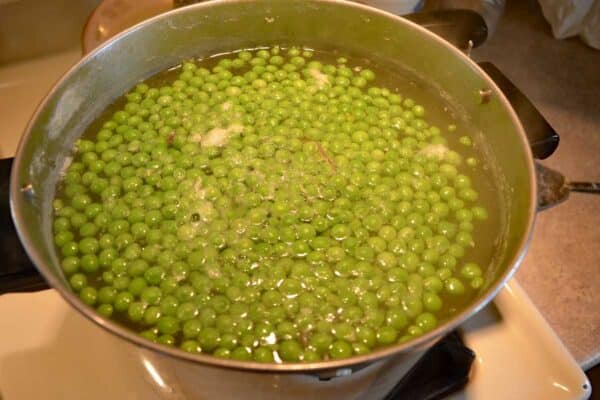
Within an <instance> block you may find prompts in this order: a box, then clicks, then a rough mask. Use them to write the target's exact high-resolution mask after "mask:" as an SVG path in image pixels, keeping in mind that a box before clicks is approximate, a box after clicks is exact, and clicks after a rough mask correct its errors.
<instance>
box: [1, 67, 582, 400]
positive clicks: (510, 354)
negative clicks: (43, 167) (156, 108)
mask: <svg viewBox="0 0 600 400" xmlns="http://www.w3.org/2000/svg"><path fill="white" fill-rule="evenodd" d="M66 60H68V61H69V62H74V60H75V59H74V58H73V57H69V58H67V59H66ZM481 66H482V68H484V69H485V70H486V72H487V73H488V74H489V75H490V76H492V78H494V80H496V82H497V83H498V85H499V86H500V87H501V89H502V90H503V91H504V92H505V94H507V97H508V98H509V100H511V102H512V103H513V106H514V107H515V109H516V111H517V114H518V115H519V117H520V118H521V119H522V121H523V122H524V124H525V125H526V128H527V127H529V128H531V129H529V130H528V135H529V136H530V142H531V145H532V150H533V152H534V154H535V155H536V156H537V157H538V158H545V157H547V156H548V155H550V154H551V153H552V152H553V151H554V149H555V148H556V146H557V145H558V136H557V135H556V133H555V132H554V131H553V130H552V129H551V127H550V126H549V125H548V124H547V123H546V122H545V120H543V117H541V115H539V113H537V110H535V108H534V107H533V105H532V104H531V103H530V102H528V101H527V100H526V98H525V97H524V96H523V94H522V93H521V92H519V91H518V89H516V88H515V87H514V86H513V85H512V84H511V83H510V81H508V80H506V79H505V78H504V77H503V75H502V73H500V72H499V71H498V70H497V69H495V68H494V67H493V65H491V64H489V63H487V64H482V65H481ZM56 77H58V74H57V76H56ZM1 78H2V71H1V70H0V82H1V81H2V79H1ZM50 79H51V80H50V81H52V80H53V79H52V78H50ZM34 106H35V103H33V104H32V105H31V111H30V112H32V111H33V108H34ZM3 136H4V135H0V145H4V146H2V147H7V146H6V143H5V142H6V140H5V139H6V138H4V137H3ZM8 142H9V144H8V147H9V148H10V147H11V145H12V146H14V143H15V142H14V137H11V138H8ZM13 151H14V150H13ZM6 152H7V150H6V148H4V149H3V153H6ZM8 153H9V155H10V154H12V153H13V152H11V151H8ZM4 155H6V154H4ZM10 166H11V160H10V159H4V160H0V252H1V253H0V256H2V257H3V258H4V260H6V261H5V263H4V265H3V267H2V268H1V269H0V294H2V293H7V292H15V291H25V292H31V293H10V294H4V295H2V296H0V399H3V400H20V399H31V398H44V399H49V400H52V399H65V400H68V399H79V398H81V397H82V393H85V395H84V396H83V397H85V398H86V399H106V398H118V399H156V400H160V399H212V398H218V399H240V398H244V399H271V398H273V399H279V398H282V397H285V398H299V399H300V398H302V399H305V398H315V397H317V396H318V397H319V398H321V399H386V400H388V399H390V400H391V399H401V398H410V399H416V400H419V399H434V398H447V399H472V398H477V399H480V398H483V399H491V400H494V399H507V398H510V399H557V400H560V399H565V400H566V399H585V398H587V397H589V395H590V392H591V387H590V385H589V382H588V381H587V379H586V377H585V375H584V374H583V372H582V371H581V370H580V368H579V366H578V365H577V364H576V362H575V361H574V360H573V358H572V356H571V355H570V354H569V352H568V351H567V350H566V349H565V348H564V346H563V345H562V343H561V342H560V340H559V339H558V337H557V336H556V335H555V334H554V332H553V331H552V330H551V328H550V327H549V326H548V325H547V323H546V322H545V321H544V319H543V317H542V316H541V315H540V314H539V312H538V311H537V309H536V308H535V306H534V305H533V304H532V303H531V301H530V300H529V298H528V297H527V295H526V294H525V293H524V292H523V290H522V289H521V288H520V286H519V284H518V283H517V282H516V280H513V281H511V282H509V284H507V285H506V287H505V288H504V289H503V290H502V291H501V292H500V294H499V295H498V296H497V298H496V299H495V301H494V303H493V304H491V305H489V306H488V307H486V308H485V309H483V310H482V311H480V312H479V313H478V314H477V315H476V316H475V317H473V318H471V319H470V320H469V321H467V322H466V323H465V324H463V325H462V326H461V327H460V329H459V330H458V332H456V333H452V334H451V335H450V336H449V337H446V338H444V339H443V340H442V341H441V342H440V343H439V344H438V345H437V346H436V347H435V348H434V349H432V350H430V351H428V352H426V353H417V354H415V355H414V356H413V357H412V359H411V360H410V361H408V362H407V361H406V358H403V359H402V360H399V359H389V360H387V361H384V362H379V363H376V364H373V365H371V366H369V367H367V368H364V369H362V370H360V371H357V372H355V373H353V374H352V375H350V376H342V377H336V378H333V379H331V380H328V381H323V380H319V379H318V378H316V377H314V376H309V375H269V374H250V373H244V372H232V371H223V370H219V369H215V368H211V367H204V366H198V365H191V364H187V363H183V362H176V361H174V360H171V359H168V358H165V357H162V356H159V355H156V354H154V353H151V352H148V351H146V350H143V349H140V348H137V347H134V346H133V345H129V344H127V343H125V342H124V341H122V340H120V339H118V338H116V337H114V336H112V335H110V334H108V333H107V332H105V331H103V330H101V329H98V327H96V326H95V325H93V324H92V323H91V322H89V321H88V320H86V319H85V318H83V317H82V316H81V315H79V314H77V313H76V312H75V311H74V310H73V309H71V308H70V307H68V305H67V304H66V302H64V301H63V300H62V299H61V298H60V295H59V294H58V293H57V292H56V291H54V290H43V289H47V285H46V284H45V282H44V281H43V280H41V279H40V278H39V276H38V275H37V272H36V270H35V268H34V267H33V265H32V264H31V263H30V261H29V259H28V258H27V256H26V254H25V252H24V251H23V249H22V247H21V245H20V243H19V241H18V238H17V236H16V232H15V230H14V226H13V225H12V222H11V219H10V210H9V205H8V177H9V172H10ZM40 290H41V291H40ZM444 367H446V368H444ZM467 381H468V383H467ZM32 382H34V383H35V384H33V385H32V384H31V383H32ZM465 383H467V384H466V386H465ZM456 389H459V390H458V391H457V390H456ZM452 391H453V392H452ZM450 392H452V393H450ZM449 393H450V394H449Z"/></svg>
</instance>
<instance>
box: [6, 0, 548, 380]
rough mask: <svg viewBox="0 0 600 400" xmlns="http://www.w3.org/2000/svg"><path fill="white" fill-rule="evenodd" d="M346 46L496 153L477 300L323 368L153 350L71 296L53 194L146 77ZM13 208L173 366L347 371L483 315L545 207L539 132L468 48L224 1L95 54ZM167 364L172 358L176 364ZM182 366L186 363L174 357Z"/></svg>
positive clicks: (30, 244)
mask: <svg viewBox="0 0 600 400" xmlns="http://www.w3.org/2000/svg"><path fill="white" fill-rule="evenodd" d="M272 44H298V45H309V46H311V47H314V48H317V49H332V48H335V49H341V50H343V51H344V52H346V53H349V54H361V55H367V56H368V57H369V58H371V59H374V60H381V61H382V62H386V63H388V64H390V65H396V66H397V67H398V68H401V69H402V70H404V71H409V73H410V74H411V75H412V76H413V77H414V79H416V80H418V81H421V82H427V85H428V86H429V87H430V88H433V89H434V90H436V91H437V92H438V93H440V94H441V95H442V96H443V97H444V98H445V100H446V101H447V102H448V103H452V104H455V105H456V112H457V113H458V114H459V115H462V116H465V118H468V122H469V123H470V124H471V125H472V126H474V127H475V128H476V130H477V132H478V133H477V135H476V137H475V140H476V142H477V143H478V145H479V146H481V147H482V148H483V149H484V152H485V153H486V154H487V156H488V158H489V165H490V166H491V169H492V172H493V174H494V176H495V178H496V179H495V182H496V184H497V190H498V191H499V193H500V194H501V197H502V199H503V203H504V204H503V206H504V207H505V212H504V215H503V221H502V222H503V223H502V225H503V226H502V234H501V236H502V240H501V241H500V245H499V246H497V250H496V253H495V254H494V257H493V259H492V260H491V262H490V265H489V267H488V273H487V276H486V283H485V285H484V287H483V289H482V290H481V291H480V292H479V293H478V295H477V297H476V298H475V299H474V300H473V301H472V302H471V303H470V305H469V306H468V307H466V308H465V309H464V310H463V311H462V312H460V313H458V314H457V315H455V316H454V317H452V318H451V319H449V320H448V321H446V322H445V323H443V324H441V325H440V326H439V327H437V328H436V329H435V330H433V331H431V332H429V333H427V334H425V335H423V336H421V337H418V338H416V339H413V340H411V341H409V342H407V343H404V344H397V345H394V346H391V347H387V348H382V349H379V350H376V351H374V352H371V353H369V354H366V355H363V356H355V357H351V358H348V359H342V360H331V361H321V362H314V363H286V364H263V363H256V362H242V361H235V360H228V359H220V358H216V357H212V356H207V355H203V354H190V353H186V352H183V351H182V350H179V349H174V348H170V347H166V346H162V345H158V344H155V343H152V342H150V341H148V340H145V339H143V338H142V337H140V336H139V335H137V334H135V333H134V332H132V331H130V330H128V329H126V328H124V327H122V326H121V325H119V324H117V323H115V322H113V321H111V320H108V319H105V318H103V317H101V316H100V315H99V314H97V313H96V312H95V311H94V310H93V309H91V308H89V307H87V306H86V305H84V304H83V303H82V302H81V301H80V300H79V298H78V296H77V295H76V294H74V293H73V292H71V290H70V289H69V286H68V283H67V281H66V279H65V277H64V276H63V274H62V272H61V267H60V263H59V261H58V258H57V254H56V251H55V248H54V244H53V241H52V223H51V221H52V207H51V203H52V199H53V198H54V193H55V188H56V185H57V182H58V180H59V176H60V172H61V170H62V168H63V166H64V165H65V162H66V161H67V160H68V157H69V154H70V152H71V149H72V148H73V144H74V142H75V140H76V139H77V138H78V137H79V136H80V135H81V134H82V132H83V131H84V129H85V128H86V127H87V125H88V124H89V123H90V122H91V121H92V120H93V119H94V118H95V117H96V116H97V115H98V114H99V113H100V112H101V111H102V110H103V109H104V108H106V107H107V106H108V105H109V104H110V103H111V102H112V101H113V100H115V99H116V98H118V97H119V96H121V95H122V94H123V93H124V92H125V91H126V90H128V89H129V88H131V87H132V86H134V85H135V84H136V83H137V82H139V81H140V80H142V79H145V78H147V77H149V76H151V75H153V74H155V73H157V72H159V71H162V70H165V69H167V68H169V67H171V66H173V65H176V64H178V63H179V62H181V60H183V59H185V58H191V57H198V56H209V55H213V54H218V53H224V52H228V51H232V50H236V49H240V48H252V47H257V46H259V45H272ZM10 195H11V210H12V216H13V220H14V223H15V226H16V228H17V231H18V234H19V237H20V239H21V241H22V243H23V246H24V248H25V250H26V251H27V253H28V255H29V257H30V258H31V260H32V261H33V262H34V264H35V265H36V266H37V268H38V269H39V271H40V272H41V274H42V275H43V276H44V278H45V279H46V280H47V282H48V283H49V284H50V285H51V286H52V287H54V288H55V289H57V290H58V291H59V292H60V294H61V295H62V296H63V297H64V299H65V300H66V301H67V302H69V303H70V304H71V305H72V306H73V307H74V308H75V309H77V310H78V311H79V312H80V313H82V314H83V315H84V316H86V317H87V318H89V319H90V320H91V321H93V322H94V323H96V324H97V325H98V326H100V327H102V328H103V329H106V330H107V331H109V332H111V333H113V334H115V335H117V336H119V337H121V338H122V339H124V340H127V341H129V342H131V343H133V344H136V345H138V346H140V347H142V348H145V349H147V350H150V354H153V355H156V354H159V353H160V354H164V355H167V356H169V357H171V358H172V359H173V360H180V361H185V362H191V363H195V364H202V365H208V366H213V367H222V368H230V369H237V370H245V371H252V372H272V373H278V374H281V373H292V372H302V373H315V374H319V375H320V376H325V377H327V376H339V375H347V374H349V373H351V372H352V371H354V370H357V369H360V368H361V367H364V366H365V365H369V364H371V363H373V362H375V361H379V360H383V359H387V358H390V357H392V356H395V357H397V358H398V357H400V358H402V357H405V358H407V359H410V358H414V357H415V354H418V352H420V351H422V350H423V349H425V348H427V347H429V346H431V345H432V344H433V343H434V342H435V341H436V340H437V339H438V338H439V337H440V336H441V335H443V334H444V333H447V332H449V331H451V330H452V329H454V328H456V327H457V326H458V325H459V324H461V323H462V322H464V321H465V320H466V319H467V318H469V317H470V316H472V315H473V314H475V313H476V312H477V311H479V310H480V309H481V308H483V307H484V306H485V305H486V304H487V303H489V302H490V301H491V300H492V299H493V297H494V296H495V295H496V293H497V292H498V291H499V290H500V289H501V288H502V286H503V285H504V283H505V282H506V281H507V280H508V279H509V278H510V277H511V276H512V275H513V274H514V272H515V271H516V269H517V267H518V265H519V264H520V262H521V260H522V258H523V256H524V254H525V251H526V248H527V243H528V240H529V236H530V234H531V231H532V226H533V222H534V217H535V213H536V207H537V193H536V175H535V168H534V162H533V157H532V154H531V151H530V149H529V145H528V142H527V137H526V135H525V133H524V130H523V127H522V126H521V123H520V122H519V119H518V117H517V115H516V114H515V112H514V110H513V109H512V108H511V106H510V104H509V102H508V101H507V99H506V98H505V96H504V94H503V93H502V92H501V91H500V89H499V88H498V87H497V86H496V84H495V83H494V81H492V79H490V77H489V76H488V75H487V74H486V73H485V72H484V71H483V70H482V69H481V68H480V67H479V66H478V65H477V64H475V63H474V62H473V61H471V60H470V59H469V58H468V57H467V56H465V55H464V54H463V53H462V52H460V51H459V50H458V49H456V48H454V47H452V46H450V45H449V44H448V43H447V42H445V41H444V40H442V39H440V38H439V37H437V36H435V35H434V34H432V33H430V32H429V31H427V30H425V29H424V28H422V27H420V26H418V25H416V24H414V23H411V22H409V21H407V20H404V19H402V18H399V17H397V16H394V15H391V14H388V13H385V12H382V11H378V10H376V9H373V8H369V7H366V6H363V5H360V4H354V3H348V2H345V1H340V0H308V1H307V0H288V1H285V2H282V1H276V0H261V1H247V0H228V1H225V0H215V1H209V2H205V3H200V4H196V5H193V6H189V7H185V8H181V9H178V10H174V11H171V12H169V13H166V14H163V15H160V16H158V17H155V18H152V19H150V20H148V21H145V22H143V23H141V24H139V25H136V26H135V27H133V28H131V29H129V30H128V31H126V32H124V33H122V34H120V35H118V36H116V37H115V38H114V39H112V40H110V41H109V42H107V43H105V44H104V45H103V46H101V47H100V48H98V49H96V50H95V51H94V52H92V53H90V54H89V55H87V56H86V57H85V58H83V59H82V60H81V61H80V62H79V63H78V64H77V65H75V66H74V67H73V68H72V69H71V70H70V71H69V72H68V73H67V74H66V75H65V76H64V77H63V78H62V79H61V80H60V81H59V82H58V83H57V84H56V86H55V87H54V88H53V89H52V91H51V92H50V93H49V94H48V96H47V97H46V98H45V99H44V101H43V102H42V103H41V105H40V106H39V107H38V109H37V110H36V112H35V114H34V116H33V117H32V119H31V121H30V123H29V125H28V127H27V129H26V132H25V134H24V135H23V137H22V140H21V142H20V144H19V148H18V150H17V154H16V157H15V160H14V163H13V169H12V175H11V187H10ZM165 360H166V359H165ZM173 362H175V361H173Z"/></svg>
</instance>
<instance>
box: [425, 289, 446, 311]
mask: <svg viewBox="0 0 600 400" xmlns="http://www.w3.org/2000/svg"><path fill="white" fill-rule="evenodd" d="M423 306H424V307H425V309H426V310H428V311H431V312H435V311H439V310H441V308H442V299H441V298H440V297H439V296H438V295H437V294H435V292H433V291H432V292H425V293H423Z"/></svg>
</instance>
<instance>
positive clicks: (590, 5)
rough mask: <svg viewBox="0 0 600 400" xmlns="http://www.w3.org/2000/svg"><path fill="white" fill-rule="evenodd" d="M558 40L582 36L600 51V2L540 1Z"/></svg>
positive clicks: (594, 0)
mask: <svg viewBox="0 0 600 400" xmlns="http://www.w3.org/2000/svg"><path fill="white" fill-rule="evenodd" d="M539 2H540V5H541V6H542V12H543V13H544V17H546V20H548V22H549V23H550V25H551V26H552V33H553V34H554V37H556V38H557V39H564V38H568V37H571V36H576V35H580V36H581V38H582V39H583V41H584V42H585V43H587V44H588V45H589V46H591V47H594V48H596V49H600V0H539Z"/></svg>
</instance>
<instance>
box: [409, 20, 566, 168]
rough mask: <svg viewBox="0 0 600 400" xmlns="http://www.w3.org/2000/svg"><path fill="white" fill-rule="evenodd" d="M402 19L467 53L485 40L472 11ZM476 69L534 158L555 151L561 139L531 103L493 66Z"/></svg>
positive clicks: (483, 24) (482, 25)
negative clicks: (511, 114)
mask: <svg viewBox="0 0 600 400" xmlns="http://www.w3.org/2000/svg"><path fill="white" fill-rule="evenodd" d="M403 17H404V18H406V19H408V20H410V21H412V22H414V23H416V24H419V25H421V26H422V27H424V28H426V29H428V30H430V31H432V32H433V33H435V34H437V35H439V36H441V37H442V38H444V39H445V40H446V41H448V42H449V43H450V44H452V45H453V46H455V47H458V48H459V49H461V50H466V51H467V52H470V49H471V48H473V47H477V46H479V45H481V44H483V42H485V40H486V39H487V37H488V30H487V26H486V22H485V20H484V18H483V17H482V16H481V15H480V14H478V13H477V12H475V11H473V10H463V9H447V10H435V11H424V12H420V13H414V14H407V15H404V16H403ZM478 65H479V66H480V67H481V69H483V70H484V71H485V73H486V74H487V75H488V76H489V77H490V78H491V79H492V80H493V81H494V82H495V83H496V85H498V87H499V88H500V90H502V92H503V93H504V95H505V96H506V98H507V99H508V101H509V102H510V104H511V106H512V108H513V109H514V110H515V112H516V113H517V116H518V117H519V119H520V120H521V124H522V125H523V127H524V128H525V133H526V135H527V138H528V139H529V144H530V147H531V151H532V153H533V155H534V157H535V158H537V159H544V158H547V157H548V156H550V155H551V154H552V153H553V152H554V151H555V150H556V148H557V147H558V143H559V141H560V137H559V136H558V133H557V132H556V131H555V130H554V129H553V128H552V126H550V124H549V123H548V122H547V121H546V119H545V118H544V116H543V115H542V114H541V113H540V112H539V111H538V110H537V108H536V107H535V106H534V105H533V103H532V102H531V101H530V100H529V99H528V98H527V96H525V94H524V93H523V92H522V91H521V90H519V88H517V87H516V86H515V85H514V84H513V83H512V82H511V81H510V79H508V78H507V77H506V75H504V74H503V73H502V71H500V70H499V69H498V68H497V67H496V66H495V65H494V64H492V63H491V62H488V61H483V62H479V63H478Z"/></svg>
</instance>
